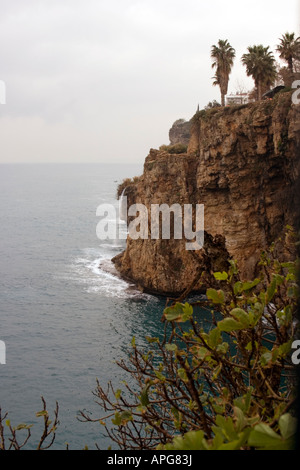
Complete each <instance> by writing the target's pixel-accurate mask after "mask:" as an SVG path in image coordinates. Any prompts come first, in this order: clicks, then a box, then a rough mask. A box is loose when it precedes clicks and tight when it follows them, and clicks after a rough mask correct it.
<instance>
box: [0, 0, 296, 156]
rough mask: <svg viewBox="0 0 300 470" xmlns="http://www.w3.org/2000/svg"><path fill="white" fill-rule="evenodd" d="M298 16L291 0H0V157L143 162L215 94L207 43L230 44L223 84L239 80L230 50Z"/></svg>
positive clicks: (274, 37) (247, 82) (291, 28)
mask: <svg viewBox="0 0 300 470" xmlns="http://www.w3.org/2000/svg"><path fill="white" fill-rule="evenodd" d="M299 15H300V9H299V0H286V1H285V2H283V1H282V0H251V1H250V0H239V1H238V0H227V1H225V0H213V1H208V0H205V1H204V0H184V1H183V0H180V1H179V0H26V1H25V0H0V81H1V82H0V84H2V85H3V83H5V87H6V104H0V162H4V163H7V162H85V161H86V162H131V163H133V162H137V163H143V161H144V159H145V157H146V156H147V154H148V151H149V149H150V148H151V147H153V148H158V147H159V146H160V145H162V144H168V143H169V136H168V133H169V128H170V127H171V125H172V124H173V122H174V121H175V120H176V119H179V118H184V119H187V120H188V119H190V118H191V117H192V116H193V114H194V113H195V111H196V109H197V106H198V104H199V106H200V108H203V107H204V106H206V104H207V103H208V102H209V101H212V100H214V99H216V100H218V101H220V93H219V89H218V88H217V87H213V86H212V76H213V75H214V71H213V70H212V69H211V58H210V51H211V46H212V45H213V44H217V42H218V40H219V39H228V41H229V42H230V43H231V45H232V46H233V47H234V48H235V49H236V60H235V65H234V68H233V72H232V75H231V79H230V84H229V92H234V91H235V90H236V89H237V88H239V87H244V88H245V89H251V88H253V81H252V80H251V79H250V78H248V77H247V76H246V72H245V68H244V67H243V66H242V65H241V63H240V58H241V56H242V54H243V53H245V52H247V47H248V46H251V45H254V44H263V45H264V46H270V48H271V49H272V50H273V51H274V52H275V48H276V45H277V44H278V38H279V37H281V36H282V34H284V33H286V32H296V34H297V35H300V33H299ZM275 56H276V58H277V57H278V56H277V54H276V53H275ZM0 93H1V87H0ZM2 95H3V92H2ZM2 101H3V96H2ZM0 102H1V96H0Z"/></svg>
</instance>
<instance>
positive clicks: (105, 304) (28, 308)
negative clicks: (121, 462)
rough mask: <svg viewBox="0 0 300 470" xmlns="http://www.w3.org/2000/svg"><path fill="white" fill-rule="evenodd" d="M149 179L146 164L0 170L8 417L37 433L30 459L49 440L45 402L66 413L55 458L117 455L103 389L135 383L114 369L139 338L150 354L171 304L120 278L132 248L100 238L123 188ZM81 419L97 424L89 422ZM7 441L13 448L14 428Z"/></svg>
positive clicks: (1, 374)
mask: <svg viewBox="0 0 300 470" xmlns="http://www.w3.org/2000/svg"><path fill="white" fill-rule="evenodd" d="M141 173H142V165H139V164H136V165H134V164H132V165H131V164H101V163H99V164H93V163H91V164H64V163H61V164H60V163H53V164H50V163H49V164H3V165H0V219H1V220H0V241H1V244H0V300H1V302H0V309H1V311H0V318H1V322H0V341H3V342H4V344H5V348H6V356H5V364H0V408H1V415H2V418H3V417H4V416H5V414H6V413H8V415H7V418H6V419H9V420H10V423H11V426H18V425H19V424H22V423H25V424H27V425H32V428H31V438H30V439H29V440H28V442H27V444H26V445H25V447H24V449H28V450H32V449H35V448H36V446H37V443H38V441H39V437H40V436H41V433H42V431H43V418H42V417H39V416H37V415H36V413H37V412H39V411H41V410H42V397H43V398H44V400H45V401H46V405H47V410H48V412H49V415H50V419H53V416H54V414H53V412H54V409H55V406H56V402H57V403H58V406H59V426H58V428H57V432H56V438H55V441H54V444H53V445H52V447H51V449H53V450H65V449H66V448H69V449H70V450H81V449H84V448H86V447H87V448H89V449H95V448H100V449H104V450H105V449H107V448H108V447H109V446H112V448H114V444H113V443H112V442H111V441H110V440H109V439H108V437H107V436H106V435H105V432H104V428H103V426H102V425H101V424H100V423H99V421H97V420H98V418H102V417H103V416H105V412H104V410H102V409H101V407H100V405H99V404H98V403H97V399H96V397H95V395H94V391H95V389H96V386H97V380H98V381H99V382H100V384H101V385H102V386H103V387H104V388H105V387H106V385H107V384H108V382H110V381H111V382H112V383H113V384H114V385H115V386H116V387H119V388H122V381H123V380H127V381H128V380H129V377H128V376H127V375H126V373H125V371H123V370H122V369H121V368H120V367H119V366H118V365H117V363H116V362H117V361H119V360H121V359H125V360H126V358H127V356H128V351H129V350H130V348H131V340H132V338H133V337H135V338H136V342H137V343H139V344H141V346H143V345H144V344H146V340H145V336H146V335H148V336H157V335H158V334H160V333H161V332H162V328H163V326H162V323H161V321H160V319H161V316H162V311H163V308H164V305H165V299H163V298H159V297H156V296H151V295H148V294H143V293H141V292H140V291H138V290H137V289H136V287H135V286H134V285H131V284H129V283H127V282H125V281H124V280H122V279H121V278H120V277H119V276H118V275H116V274H115V273H114V272H113V270H112V269H111V268H112V267H113V265H112V262H111V259H112V258H113V257H114V256H115V255H117V254H118V253H120V252H121V251H123V250H124V248H125V244H126V241H125V239H124V238H125V237H123V238H122V239H119V238H118V239H104V240H100V239H99V238H98V236H97V233H96V227H97V224H98V222H99V217H97V208H98V206H99V205H101V204H111V205H114V207H115V208H116V210H118V205H119V202H118V200H117V197H116V192H117V186H118V184H119V183H120V182H121V181H123V179H124V178H131V177H134V176H138V175H140V174H141ZM118 224H119V229H120V233H121V232H122V230H123V231H124V230H126V226H125V227H124V222H122V221H119V222H118ZM123 235H124V233H123ZM80 411H83V412H85V413H88V414H90V416H91V418H92V419H95V420H96V421H97V422H93V423H91V422H88V423H86V422H82V421H81V420H80V419H79V418H80ZM5 421H6V420H5ZM19 433H20V441H21V442H22V438H25V435H26V433H25V431H19ZM5 436H7V437H6V444H8V443H9V437H10V436H9V432H8V429H7V427H6V431H5Z"/></svg>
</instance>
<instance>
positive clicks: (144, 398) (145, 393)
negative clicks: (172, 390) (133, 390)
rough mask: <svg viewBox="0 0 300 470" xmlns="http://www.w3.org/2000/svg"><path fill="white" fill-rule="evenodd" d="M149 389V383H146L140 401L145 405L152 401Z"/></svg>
mask: <svg viewBox="0 0 300 470" xmlns="http://www.w3.org/2000/svg"><path fill="white" fill-rule="evenodd" d="M148 390H149V385H146V387H144V388H143V390H142V392H141V396H140V401H141V404H142V405H143V406H148V405H149V403H150V401H149V397H148Z"/></svg>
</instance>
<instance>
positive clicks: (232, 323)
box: [218, 317, 245, 333]
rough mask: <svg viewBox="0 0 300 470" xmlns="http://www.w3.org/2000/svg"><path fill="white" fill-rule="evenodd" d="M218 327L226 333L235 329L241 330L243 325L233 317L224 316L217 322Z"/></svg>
mask: <svg viewBox="0 0 300 470" xmlns="http://www.w3.org/2000/svg"><path fill="white" fill-rule="evenodd" d="M218 328H219V329H220V330H221V331H225V332H226V333H230V332H231V331H236V330H243V329H244V328H245V326H244V325H243V324H242V323H241V322H239V321H237V320H235V319H234V318H229V317H228V318H224V320H221V321H219V322H218Z"/></svg>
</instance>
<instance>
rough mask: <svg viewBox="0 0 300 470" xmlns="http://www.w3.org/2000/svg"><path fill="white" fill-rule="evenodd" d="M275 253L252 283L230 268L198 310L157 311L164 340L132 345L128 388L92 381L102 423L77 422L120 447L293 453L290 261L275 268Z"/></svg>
mask: <svg viewBox="0 0 300 470" xmlns="http://www.w3.org/2000/svg"><path fill="white" fill-rule="evenodd" d="M289 236H290V237H291V236H293V235H292V234H289ZM275 248H276V247H275V246H273V247H272V249H271V250H270V252H267V253H263V254H262V257H261V261H260V268H261V271H260V274H259V275H258V276H257V277H256V278H255V279H252V280H250V281H248V282H243V281H241V280H240V279H239V272H238V268H237V266H236V264H235V263H234V262H233V261H231V263H230V264H231V267H230V269H229V271H228V272H222V273H221V272H220V273H214V276H215V278H216V279H217V280H218V281H219V283H220V289H208V290H207V300H206V301H205V302H204V303H203V302H195V303H187V302H186V303H182V299H181V301H180V302H178V301H177V302H176V301H175V302H173V303H172V305H170V306H168V307H166V309H165V310H164V313H163V321H164V325H165V329H164V335H163V338H151V337H149V338H147V340H148V342H149V345H150V346H149V349H148V350H140V349H139V347H138V345H137V344H136V341H135V339H134V338H133V340H132V351H131V354H130V356H129V361H123V360H122V361H120V362H119V366H120V367H121V369H123V370H125V371H126V372H127V373H128V374H129V377H130V380H129V383H125V388H124V389H123V390H121V389H118V390H116V389H115V388H114V387H113V386H112V384H108V387H107V388H106V387H103V386H102V384H100V383H99V382H98V384H97V389H96V391H95V395H96V398H97V401H98V402H99V404H100V405H101V407H102V408H103V411H104V416H101V418H97V419H96V420H95V419H92V418H91V417H90V416H88V415H87V414H85V413H82V417H83V419H84V420H87V421H100V423H101V424H102V425H103V426H104V427H105V429H106V432H107V434H108V435H109V436H110V438H111V440H112V442H115V443H116V444H117V445H118V446H119V448H121V449H136V450H141V449H163V450H165V449H167V450H170V449H171V450H175V449H177V450H180V449H182V450H195V449H197V450H225V449H227V450H238V449H240V450H248V449H252V448H255V449H272V450H275V449H292V448H294V444H295V442H294V438H295V432H296V419H295V417H294V412H295V410H294V406H295V368H294V365H293V362H292V356H291V354H292V352H293V349H292V344H293V339H294V338H295V336H296V323H295V322H296V311H297V298H298V286H297V282H296V270H297V266H298V262H290V263H281V262H279V261H278V260H277V258H276V256H275ZM199 305H200V306H201V307H202V308H205V309H207V311H208V312H210V316H211V321H210V325H206V324H205V323H203V321H202V318H201V310H200V311H199V309H198V308H199ZM133 383H134V385H132V384H133Z"/></svg>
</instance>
